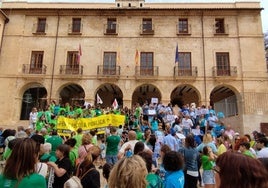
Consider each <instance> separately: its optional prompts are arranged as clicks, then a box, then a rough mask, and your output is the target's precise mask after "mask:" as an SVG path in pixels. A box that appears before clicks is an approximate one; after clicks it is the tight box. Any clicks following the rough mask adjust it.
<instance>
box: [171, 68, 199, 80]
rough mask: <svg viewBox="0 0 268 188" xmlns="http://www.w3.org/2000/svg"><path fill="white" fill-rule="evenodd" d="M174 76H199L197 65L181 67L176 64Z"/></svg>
mask: <svg viewBox="0 0 268 188" xmlns="http://www.w3.org/2000/svg"><path fill="white" fill-rule="evenodd" d="M174 77H176V78H180V77H197V67H190V68H180V67H178V66H175V67H174Z"/></svg>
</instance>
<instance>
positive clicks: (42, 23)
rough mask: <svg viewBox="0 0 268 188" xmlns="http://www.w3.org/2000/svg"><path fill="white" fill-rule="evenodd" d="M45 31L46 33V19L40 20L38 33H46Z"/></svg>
mask: <svg viewBox="0 0 268 188" xmlns="http://www.w3.org/2000/svg"><path fill="white" fill-rule="evenodd" d="M45 31H46V18H38V22H37V28H36V32H37V33H45Z"/></svg>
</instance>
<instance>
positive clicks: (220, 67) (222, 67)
mask: <svg viewBox="0 0 268 188" xmlns="http://www.w3.org/2000/svg"><path fill="white" fill-rule="evenodd" d="M216 63H217V76H230V63H229V53H228V52H217V53H216Z"/></svg>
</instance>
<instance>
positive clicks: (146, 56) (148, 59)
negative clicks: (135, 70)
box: [140, 52, 154, 76]
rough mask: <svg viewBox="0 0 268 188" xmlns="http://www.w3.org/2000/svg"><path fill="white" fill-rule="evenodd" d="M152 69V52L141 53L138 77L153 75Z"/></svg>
mask: <svg viewBox="0 0 268 188" xmlns="http://www.w3.org/2000/svg"><path fill="white" fill-rule="evenodd" d="M153 70H154V67H153V52H141V61H140V75H142V76H145V75H151V76H153V74H154V71H153Z"/></svg>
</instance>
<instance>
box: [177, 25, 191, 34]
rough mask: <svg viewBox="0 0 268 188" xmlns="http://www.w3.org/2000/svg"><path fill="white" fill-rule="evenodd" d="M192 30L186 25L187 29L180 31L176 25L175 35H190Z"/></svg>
mask: <svg viewBox="0 0 268 188" xmlns="http://www.w3.org/2000/svg"><path fill="white" fill-rule="evenodd" d="M191 33H192V29H191V25H188V27H187V28H183V29H180V28H179V25H178V24H177V35H191Z"/></svg>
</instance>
